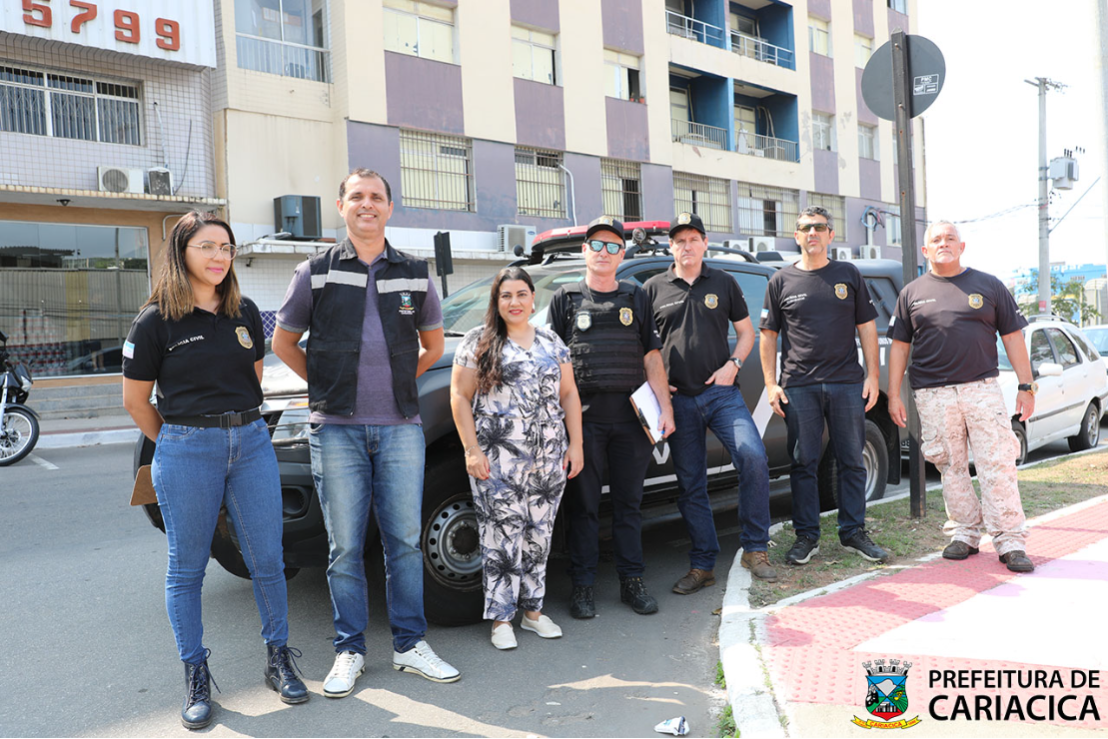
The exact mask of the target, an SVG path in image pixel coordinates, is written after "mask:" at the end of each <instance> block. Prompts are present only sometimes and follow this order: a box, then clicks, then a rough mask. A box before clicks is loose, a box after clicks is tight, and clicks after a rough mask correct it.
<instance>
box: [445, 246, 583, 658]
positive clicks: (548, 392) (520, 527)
mask: <svg viewBox="0 0 1108 739" xmlns="http://www.w3.org/2000/svg"><path fill="white" fill-rule="evenodd" d="M534 311H535V285H534V283H533V282H532V281H531V277H530V275H528V274H527V272H525V271H524V270H522V269H520V268H519V267H507V268H505V269H502V270H500V272H498V273H497V275H496V277H495V278H494V279H493V282H492V289H491V290H490V292H489V307H488V310H487V311H486V313H485V322H484V325H483V326H477V327H476V328H474V329H473V330H471V331H469V332H468V333H467V334H466V335H465V338H464V339H463V340H462V343H461V346H459V347H458V351H457V352H456V353H455V355H454V373H453V375H452V377H451V382H450V406H451V409H452V410H453V413H454V423H455V424H456V425H457V427H458V434H459V435H460V436H461V438H462V443H463V444H464V445H465V460H466V471H467V472H468V473H469V475H470V485H471V486H472V488H473V501H474V503H475V505H476V507H477V523H478V526H479V527H480V533H481V555H482V558H483V564H484V585H485V611H484V615H485V618H486V619H488V620H491V621H492V622H493V627H492V644H493V646H494V647H496V648H497V649H514V648H515V647H516V638H515V633H514V631H513V629H512V620H513V619H514V618H515V615H516V611H517V610H522V611H523V618H522V619H521V622H520V627H521V628H522V629H524V630H525V631H532V632H534V633H536V634H538V635H539V636H540V637H543V638H544V639H556V638H558V637H560V636H561V635H562V630H561V629H560V628H559V627H558V626H557V625H556V624H555V623H554V622H553V621H552V620H551V619H550V617H549V616H546V615H543V613H542V607H543V598H544V596H545V594H546V560H547V556H548V555H549V553H550V537H551V534H552V532H553V529H554V516H555V514H556V513H557V512H558V504H559V502H560V501H561V498H562V491H563V490H564V489H565V483H566V479H567V478H572V477H575V476H576V475H577V473H578V472H580V471H581V467H582V463H583V452H582V441H581V401H580V399H579V398H578V397H577V386H576V384H575V383H574V381H573V366H572V365H571V364H570V358H569V350H568V349H567V348H566V345H565V344H564V343H563V342H562V340H561V339H560V338H558V336H557V335H556V334H554V333H553V332H552V331H551V330H550V329H549V328H545V327H543V328H537V327H535V326H532V325H531V323H530V322H529V319H530V318H531V314H532V313H534ZM567 430H568V440H567Z"/></svg>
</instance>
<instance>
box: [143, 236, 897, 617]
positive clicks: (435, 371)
mask: <svg viewBox="0 0 1108 739" xmlns="http://www.w3.org/2000/svg"><path fill="white" fill-rule="evenodd" d="M668 226H669V224H668V223H667V222H662V221H650V222H641V223H628V224H626V228H627V233H626V237H627V239H628V250H627V258H625V259H624V261H623V263H622V264H621V265H620V270H619V274H618V277H619V279H621V280H631V281H633V282H636V283H639V284H642V283H644V282H646V280H647V279H649V278H650V277H652V276H654V275H656V274H658V273H660V272H662V271H664V270H666V269H667V268H668V267H669V265H670V264H671V263H672V261H673V260H672V258H671V257H670V255H669V253H668V251H667V249H666V231H667V229H668ZM584 231H585V227H584V226H580V227H575V228H565V229H556V230H553V231H548V232H545V233H543V234H540V235H539V236H538V237H537V238H536V240H535V243H534V245H533V247H532V251H531V253H530V255H528V256H527V257H526V258H524V259H521V260H520V263H521V264H523V265H524V266H525V268H526V269H527V271H528V272H529V273H530V274H531V276H532V278H533V279H534V282H535V287H536V291H537V294H536V300H535V307H536V314H535V318H534V319H533V320H534V321H536V322H540V323H545V322H547V316H546V310H547V308H548V306H549V303H550V298H551V296H552V295H553V294H554V292H555V291H556V290H557V289H558V288H559V287H560V286H561V285H564V284H567V283H573V282H576V281H577V280H580V279H581V277H582V276H583V274H584V271H585V264H584V260H583V259H582V257H581V242H582V241H583V240H584V239H583V236H584ZM711 249H713V250H714V251H710V252H709V258H708V260H707V262H708V264H710V265H711V266H712V267H716V268H719V269H722V270H724V271H726V272H728V273H729V274H731V275H732V276H733V277H734V278H735V279H736V280H738V282H739V285H740V287H741V288H742V291H743V294H744V295H745V296H746V300H747V303H748V304H749V307H750V309H751V310H750V312H751V315H753V316H757V315H758V314H759V312H760V310H761V305H762V300H763V297H764V296H765V291H766V286H767V283H768V281H769V278H770V277H771V276H772V275H773V274H774V271H775V268H774V267H775V266H777V267H779V266H782V265H784V264H787V262H784V261H776V262H773V261H767V262H764V263H763V262H760V261H758V259H756V258H755V257H754V256H753V255H751V254H749V253H746V252H739V251H734V250H726V249H723V248H717V247H711ZM761 256H762V257H763V258H765V255H761ZM770 256H774V255H772V254H771V255H770ZM778 259H780V257H778ZM771 265H772V266H771ZM856 265H857V266H858V268H859V270H861V272H862V275H863V277H864V278H865V281H866V284H867V285H868V286H869V290H870V295H871V297H872V299H873V303H874V305H875V306H876V307H877V312H878V318H877V324H878V326H877V328H878V333H879V335H880V336H884V333H885V328H886V326H887V325H888V320H889V317H890V316H891V315H892V311H893V308H894V306H895V304H896V297H897V294H898V293H899V290H900V287H901V265H900V263H899V262H894V261H889V260H874V261H858V262H856ZM490 282H491V278H489V279H486V280H481V281H478V282H475V283H472V284H470V285H468V286H466V287H464V288H462V289H461V290H459V291H458V292H456V293H453V294H452V295H450V297H449V298H446V299H445V300H443V319H444V327H445V332H446V350H445V353H444V354H443V356H442V358H441V359H440V360H439V361H438V362H436V363H435V365H434V366H433V367H432V368H431V369H430V370H428V371H427V372H426V373H424V374H423V376H422V377H420V378H419V383H418V384H419V397H420V414H421V416H422V419H423V431H424V435H425V436H426V439H427V462H426V464H427V467H426V471H425V482H424V497H423V534H422V550H423V558H424V593H425V595H424V601H425V607H426V614H427V618H428V619H430V620H431V621H432V622H434V623H438V624H442V625H455V624H464V623H471V622H474V621H477V620H479V619H480V615H481V599H482V592H481V553H480V547H479V537H478V532H477V519H476V516H475V512H474V508H473V501H472V499H471V497H470V488H469V480H468V478H467V476H466V472H465V464H464V462H463V454H462V452H463V450H462V446H461V444H460V443H459V440H458V434H457V432H456V430H455V428H454V421H453V418H452V416H451V412H450V374H451V363H452V362H453V358H454V350H455V349H456V347H457V345H458V343H459V342H460V340H461V337H462V335H463V334H465V332H466V331H467V330H469V329H471V328H473V327H474V326H477V325H479V324H480V323H481V321H482V319H483V317H484V313H485V309H486V307H487V304H488V291H489V283H490ZM881 341H882V345H881V388H882V397H881V399H880V400H879V401H878V403H877V405H876V406H875V407H874V408H873V409H872V410H871V411H870V412H869V413H868V415H867V421H866V445H865V449H864V460H865V466H866V475H867V479H866V495H867V498H868V499H869V500H876V499H879V498H881V497H882V496H883V495H884V494H885V486H886V484H887V483H889V482H891V483H894V484H895V483H897V482H899V481H900V464H899V459H900V436H899V432H898V431H899V430H898V428H897V427H896V426H895V425H894V424H893V423H892V421H891V420H890V418H889V416H888V413H887V410H886V399H885V396H884V390H885V388H887V387H888V372H887V361H888V359H887V354H888V347H887V342H886V340H885V339H881ZM265 365H266V370H265V379H264V381H263V389H264V391H265V398H266V399H265V404H264V405H263V407H262V412H263V415H264V417H265V419H266V422H267V423H268V425H269V427H270V429H271V432H272V438H273V445H274V447H275V448H276V450H277V459H278V462H279V465H280V472H281V496H282V503H283V508H284V518H285V528H284V548H285V566H286V574H287V575H289V576H292V575H293V574H295V573H296V571H298V570H299V569H300V568H302V567H324V566H326V564H327V533H326V531H325V529H324V525H323V516H322V512H321V510H320V505H319V500H318V499H317V497H316V494H315V489H314V485H313V482H312V474H311V462H310V457H309V451H308V437H307V433H308V409H307V396H306V392H307V388H306V385H305V383H304V382H303V381H302V380H301V379H300V378H299V377H297V376H296V375H294V374H293V373H292V372H291V371H290V370H289V369H288V368H287V367H285V366H284V364H283V363H281V361H280V360H278V359H277V357H276V356H274V355H269V356H267V357H266V360H265ZM739 381H740V387H741V388H742V393H743V397H744V399H745V400H746V403H747V406H748V407H749V408H750V410H751V413H752V414H753V417H754V420H755V423H756V424H757V425H758V428H759V429H761V430H762V438H763V440H764V442H765V445H766V451H767V453H768V455H769V466H770V476H771V478H772V477H781V476H783V475H787V474H788V469H789V458H788V452H787V450H786V441H785V437H786V432H785V423H784V421H783V420H782V419H781V418H780V417H778V416H775V415H774V414H773V412H772V410H771V409H770V406H769V403H768V401H767V398H766V393H765V388H764V383H763V380H762V368H761V362H760V361H759V359H758V347H757V345H755V347H754V350H753V351H752V352H751V353H750V357H749V359H748V360H747V362H746V363H745V364H744V365H743V368H742V370H741V372H740V375H739ZM153 452H154V445H153V443H151V442H150V441H149V440H147V439H145V438H141V439H140V440H139V442H138V443H137V444H136V447H135V457H134V463H135V468H136V470H137V468H138V466H140V465H142V464H149V462H150V460H151V459H152V457H153ZM586 453H588V450H586ZM890 460H892V461H893V464H890ZM736 484H737V478H736V474H735V471H734V468H733V467H732V465H731V464H730V458H729V457H728V454H727V452H726V450H725V449H724V448H723V446H722V445H721V444H719V442H718V441H717V440H716V439H715V437H714V436H712V435H711V433H710V432H709V438H708V485H709V492H710V494H711V497H712V505H713V508H714V509H716V510H717V511H720V510H726V509H734V508H735V507H736V506H737V504H738V496H737V494H736V492H735V489H736ZM775 487H777V488H778V489H781V490H785V491H786V492H785V493H784V495H786V496H787V486H780V485H778V486H775ZM820 493H821V499H822V500H821V503H822V506H823V507H824V509H830V508H833V507H835V498H836V474H835V469H834V462H833V459H832V457H831V455H830V454H825V455H824V461H823V462H822V463H821V465H820ZM780 494H781V493H778V495H780ZM677 496H678V490H677V482H676V476H675V475H674V472H673V463H672V461H671V460H670V450H669V446H668V445H667V444H666V443H665V442H663V443H662V444H660V445H658V446H657V447H656V448H655V450H654V461H653V462H652V463H651V466H650V469H649V470H648V472H647V479H646V494H645V496H644V499H643V525H644V528H645V527H649V526H651V525H656V524H658V523H662V522H666V521H671V520H674V519H676V518H677V517H679V516H680V514H679V513H678V511H677V505H676V502H677ZM605 509H606V506H604V505H603V504H602V510H601V514H602V516H604V515H606V513H607V511H606V510H605ZM145 510H146V514H147V516H149V518H150V520H151V522H152V523H153V524H154V525H155V526H157V527H158V528H163V529H164V526H163V524H162V520H161V514H160V512H159V510H158V507H157V506H156V505H149V506H146V507H145ZM602 525H603V524H602ZM371 531H372V532H373V535H372V536H371V537H370V539H371V540H370V541H367V543H366V548H367V562H374V561H375V560H374V558H373V557H371V556H369V555H368V553H370V552H373V553H375V554H376V553H378V552H379V551H380V546H379V545H378V543H377V541H376V528H375V527H371ZM556 541H558V537H557V535H556ZM376 556H379V555H376ZM212 557H214V558H215V559H216V560H217V561H218V562H219V563H220V564H221V565H222V566H223V567H224V568H226V569H227V570H228V571H229V572H232V573H234V574H235V575H239V576H241V577H249V573H248V572H247V569H246V566H245V564H244V563H243V560H242V555H241V554H240V552H239V548H238V542H237V539H236V535H235V532H234V528H233V527H232V526H230V525H229V524H228V523H227V520H226V517H225V516H222V515H221V517H220V522H219V526H218V528H217V530H216V534H215V538H214V540H213V541H212Z"/></svg>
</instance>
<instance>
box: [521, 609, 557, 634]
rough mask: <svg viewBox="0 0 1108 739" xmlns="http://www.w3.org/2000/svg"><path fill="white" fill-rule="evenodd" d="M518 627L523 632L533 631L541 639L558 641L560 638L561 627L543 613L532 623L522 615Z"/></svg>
mask: <svg viewBox="0 0 1108 739" xmlns="http://www.w3.org/2000/svg"><path fill="white" fill-rule="evenodd" d="M519 627H520V628H521V629H523V630H524V631H533V632H535V633H536V634H538V635H539V636H541V637H542V638H543V639H559V638H561V636H562V627H561V626H559V625H558V624H556V623H554V622H553V621H551V620H550V616H547V615H546V614H545V613H544V614H540V615H539V617H538V619H536V620H534V621H532V620H531V619H529V618H527V615H526V614H524V616H523V618H522V619H521V620H520V622H519Z"/></svg>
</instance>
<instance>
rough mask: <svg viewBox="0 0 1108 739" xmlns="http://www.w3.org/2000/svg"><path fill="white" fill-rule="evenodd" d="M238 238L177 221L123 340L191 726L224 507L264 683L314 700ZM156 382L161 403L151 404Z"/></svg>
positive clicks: (205, 681) (194, 218)
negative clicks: (248, 591)
mask: <svg viewBox="0 0 1108 739" xmlns="http://www.w3.org/2000/svg"><path fill="white" fill-rule="evenodd" d="M235 251H236V249H235V237H234V235H233V234H232V233H231V228H230V226H228V225H227V224H226V223H224V222H223V221H221V220H219V219H218V218H216V217H215V216H214V215H211V214H208V213H199V212H192V213H188V214H186V215H185V216H183V217H182V218H181V219H180V220H179V221H177V225H176V226H174V228H173V233H172V234H171V235H170V238H169V244H168V247H167V250H166V256H165V263H164V265H163V267H162V272H161V276H160V277H159V278H158V282H157V284H156V285H155V286H154V290H153V292H152V293H151V296H150V299H149V300H148V301H147V302H146V305H145V306H143V309H142V311H141V312H140V313H139V315H138V317H136V318H135V320H134V323H133V324H132V325H131V331H130V333H129V334H128V336H127V341H126V342H125V343H124V345H123V405H124V407H125V408H126V409H127V412H128V413H130V414H131V417H132V418H133V419H134V421H135V424H136V425H137V426H138V427H139V429H140V430H141V431H142V432H143V433H144V434H145V435H146V436H147V438H149V439H152V440H154V441H155V442H156V443H157V449H156V451H155V453H154V464H153V469H152V475H153V481H154V489H155V491H156V492H157V495H158V506H159V508H160V510H161V514H162V520H163V521H164V522H165V533H166V538H167V539H168V543H169V567H168V570H167V572H166V583H165V602H166V611H167V612H168V614H169V622H170V624H171V626H172V627H173V634H174V637H175V638H176V641H177V651H178V653H179V654H180V657H181V661H182V662H184V663H185V685H186V693H185V702H184V707H183V708H182V710H181V723H182V724H184V726H185V727H186V728H189V729H200V728H203V727H205V726H207V725H208V723H209V722H210V721H211V717H212V705H211V692H210V687H209V682H210V681H211V674H210V673H209V671H208V656H209V655H210V654H211V651H210V650H209V649H207V648H205V646H204V642H203V631H204V627H203V624H202V622H201V617H200V613H201V611H200V587H201V584H202V583H203V580H204V570H205V568H206V567H207V564H208V554H209V550H210V548H211V543H212V536H213V534H214V533H215V528H216V523H217V521H218V519H219V511H220V508H221V507H223V506H226V507H227V515H228V517H229V518H230V520H231V522H232V523H233V525H234V527H235V531H236V533H237V534H238V540H239V543H240V546H241V548H242V553H243V560H244V561H245V562H246V566H247V568H249V570H250V575H251V578H252V581H253V585H254V600H255V601H256V603H257V606H258V613H259V614H260V615H261V620H262V638H263V639H264V640H265V643H266V648H267V650H268V657H267V660H266V667H265V680H266V684H267V685H269V687H270V688H272V689H273V690H276V691H277V692H278V693H279V695H280V698H281V700H282V701H284V702H285V703H303V702H304V701H306V700H308V691H307V688H305V686H304V683H303V682H302V681H301V680H300V678H298V677H297V676H296V669H297V668H296V664H295V661H294V659H293V657H294V656H299V652H297V651H296V650H294V649H290V648H289V646H288V643H287V642H288V603H287V595H286V586H285V574H284V560H283V553H282V547H281V533H282V515H281V484H280V479H279V477H278V472H277V458H276V456H275V454H274V452H273V445H272V443H271V442H270V440H269V433H268V430H267V429H266V425H265V422H264V421H263V420H262V419H261V414H260V413H259V411H258V406H260V405H261V402H262V387H261V377H262V358H263V357H264V356H265V348H264V345H265V334H264V331H263V329H262V319H261V314H260V313H259V312H258V307H257V306H256V305H255V304H254V303H253V301H251V300H249V299H248V298H246V297H244V296H243V295H241V294H240V292H239V285H238V280H237V278H236V277H235V271H234V261H233V260H234V258H235ZM155 383H157V393H158V407H157V408H155V407H154V406H153V405H152V404H151V403H150V394H151V390H152V389H153V388H154V385H155Z"/></svg>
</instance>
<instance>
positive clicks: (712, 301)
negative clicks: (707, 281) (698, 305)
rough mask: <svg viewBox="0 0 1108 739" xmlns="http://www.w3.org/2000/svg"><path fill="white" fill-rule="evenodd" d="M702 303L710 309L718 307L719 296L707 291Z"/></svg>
mask: <svg viewBox="0 0 1108 739" xmlns="http://www.w3.org/2000/svg"><path fill="white" fill-rule="evenodd" d="M704 305H706V306H708V307H709V308H711V309H712V310H715V309H716V308H718V307H719V296H718V295H716V294H715V293H708V294H707V295H705V296H704Z"/></svg>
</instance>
